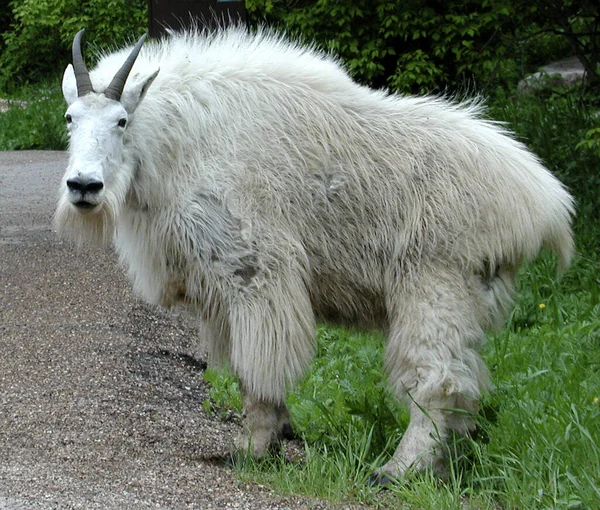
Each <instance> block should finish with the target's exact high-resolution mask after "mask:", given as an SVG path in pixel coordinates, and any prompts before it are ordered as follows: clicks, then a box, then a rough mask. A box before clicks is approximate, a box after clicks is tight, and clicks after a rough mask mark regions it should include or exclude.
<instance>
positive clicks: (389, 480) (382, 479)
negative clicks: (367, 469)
mask: <svg viewBox="0 0 600 510" xmlns="http://www.w3.org/2000/svg"><path fill="white" fill-rule="evenodd" d="M397 481H398V480H397V479H396V478H395V477H393V476H392V475H390V474H387V473H384V472H382V471H375V473H373V474H372V475H371V476H369V485H370V486H371V487H382V488H386V487H389V486H390V485H392V484H394V483H396V482H397Z"/></svg>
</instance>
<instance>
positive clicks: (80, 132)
mask: <svg viewBox="0 0 600 510" xmlns="http://www.w3.org/2000/svg"><path fill="white" fill-rule="evenodd" d="M82 35H83V30H82V31H80V32H79V33H78V34H77V36H75V40H74V41H73V65H69V66H67V69H66V70H65V74H64V76H63V82H62V89H63V95H64V97H65V100H66V101H67V104H68V109H67V112H66V114H65V120H66V122H67V129H68V131H69V136H70V147H69V149H70V150H69V153H70V155H69V166H68V167H67V171H66V173H65V176H64V180H63V198H62V203H63V204H70V205H71V206H72V207H73V208H74V210H76V211H77V212H79V213H85V214H89V213H92V212H96V213H97V212H100V211H101V210H102V207H103V203H104V202H108V207H112V208H113V209H115V208H117V207H118V205H119V202H122V201H123V200H124V197H125V195H126V193H127V190H128V189H129V186H130V183H131V180H132V178H133V172H134V170H133V169H134V161H131V159H132V156H131V155H130V153H131V151H128V150H127V144H126V138H127V134H126V132H127V129H128V125H129V122H130V121H131V118H132V116H133V112H134V111H135V109H136V108H137V106H138V104H139V103H140V101H141V100H142V98H143V96H144V94H145V92H146V90H147V89H148V87H149V86H150V84H151V83H152V82H153V81H154V78H156V75H157V74H158V71H155V72H152V73H150V74H149V75H146V76H143V77H140V76H139V73H138V75H136V78H135V79H134V80H133V82H134V83H128V87H127V91H125V93H124V89H125V83H126V82H127V81H128V76H129V73H130V71H131V69H132V67H133V65H134V63H135V60H136V58H137V56H138V53H139V51H140V49H141V47H142V44H143V42H144V38H145V36H144V37H142V38H141V39H140V40H139V41H138V43H137V44H136V46H135V47H134V48H133V50H132V51H131V53H130V55H129V56H128V57H127V59H126V60H125V62H124V63H123V65H122V67H121V68H120V69H119V70H118V71H117V73H116V74H115V75H114V77H113V78H112V81H111V82H110V83H109V85H108V86H107V87H106V88H105V90H104V91H102V92H96V91H95V90H94V87H93V85H92V82H91V79H90V75H89V73H88V71H87V68H86V67H85V63H84V61H83V56H82V53H81V37H82ZM114 212H115V211H114V210H113V213H114Z"/></svg>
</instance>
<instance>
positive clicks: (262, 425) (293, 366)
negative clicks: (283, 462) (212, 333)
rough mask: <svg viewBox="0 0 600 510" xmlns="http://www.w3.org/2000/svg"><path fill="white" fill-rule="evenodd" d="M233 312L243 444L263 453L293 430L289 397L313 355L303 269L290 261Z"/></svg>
mask: <svg viewBox="0 0 600 510" xmlns="http://www.w3.org/2000/svg"><path fill="white" fill-rule="evenodd" d="M257 278H258V276H257ZM229 317H230V323H229V328H230V332H231V333H230V334H231V342H230V346H231V348H230V353H229V358H230V359H229V362H230V366H231V367H232V368H233V371H234V372H235V373H236V375H237V376H238V378H239V380H240V386H241V389H242V398H243V404H244V410H243V412H244V419H243V424H244V435H243V437H242V438H241V439H240V440H238V442H237V446H238V448H239V449H242V450H245V451H248V452H250V453H252V454H253V455H255V456H261V455H263V454H265V453H266V451H267V450H268V448H269V446H270V445H272V444H274V443H277V442H278V441H279V440H280V439H281V438H282V437H284V436H286V435H288V436H289V435H290V434H291V426H290V415H289V412H288V410H287V408H286V406H285V396H286V393H287V390H288V388H289V387H291V386H292V385H293V384H294V383H295V382H296V381H297V380H298V379H299V378H301V377H302V376H303V375H304V373H305V371H306V369H307V368H308V365H309V364H310V362H311V360H312V357H313V350H314V335H315V319H314V313H313V310H312V307H311V303H310V298H309V296H308V292H307V290H306V287H305V284H304V278H303V277H302V272H301V271H300V270H299V269H298V270H296V271H294V270H293V264H292V263H288V264H287V265H286V266H285V271H282V272H280V273H279V275H278V278H273V277H271V278H270V279H269V280H265V281H263V282H262V283H261V284H260V285H257V286H256V287H255V288H253V289H252V292H246V293H244V294H243V297H242V298H240V299H239V300H237V301H236V302H235V306H232V307H231V309H230V314H229Z"/></svg>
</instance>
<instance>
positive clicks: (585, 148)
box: [0, 80, 600, 509]
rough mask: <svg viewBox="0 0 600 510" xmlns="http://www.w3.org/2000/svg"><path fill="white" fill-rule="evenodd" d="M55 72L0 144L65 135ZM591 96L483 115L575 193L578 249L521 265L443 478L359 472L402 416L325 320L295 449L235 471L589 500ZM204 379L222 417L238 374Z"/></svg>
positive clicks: (598, 406)
mask: <svg viewBox="0 0 600 510" xmlns="http://www.w3.org/2000/svg"><path fill="white" fill-rule="evenodd" d="M57 84H58V80H56V83H54V84H49V85H42V86H41V87H35V88H33V87H29V88H27V89H24V90H21V91H20V92H19V93H18V94H17V95H16V96H14V97H12V98H11V99H18V100H25V101H28V102H29V106H27V107H26V108H25V109H21V108H14V109H12V110H10V111H9V112H6V113H0V149H2V150H16V149H62V148H64V147H65V145H66V140H65V137H64V123H63V118H62V116H63V113H64V109H65V107H64V104H63V100H62V95H61V93H60V89H59V87H58V85H57ZM0 96H2V94H0ZM597 103H598V100H597V98H594V97H591V98H583V99H582V98H581V97H579V96H578V95H577V94H576V93H565V92H557V91H554V92H552V93H550V94H547V95H545V96H543V97H536V96H515V97H503V98H497V99H496V101H495V102H493V104H492V107H491V116H492V117H494V118H497V119H499V120H504V121H507V122H508V123H509V126H510V127H512V128H513V129H515V130H516V131H517V132H518V133H519V136H520V137H521V138H522V139H523V140H524V141H525V142H526V143H527V144H528V145H529V146H530V147H531V148H532V149H533V150H534V152H536V153H537V154H539V155H540V156H541V157H542V158H543V159H544V161H545V162H546V164H547V165H548V166H549V168H551V169H552V170H553V171H554V172H556V174H557V175H558V176H559V177H560V178H561V180H563V182H565V183H566V185H567V186H568V187H569V188H570V189H571V191H572V192H573V194H574V195H575V196H576V198H577V201H578V216H577V220H576V223H575V232H576V238H577V248H578V252H579V255H578V257H577V258H576V260H575V262H574V264H573V266H572V267H571V268H570V269H569V271H568V272H567V273H566V274H565V275H564V277H563V278H562V279H561V280H560V281H557V279H556V278H555V275H554V270H555V263H554V258H553V256H552V255H551V254H548V253H544V254H542V256H541V257H540V259H539V260H538V261H536V262H535V263H532V264H530V265H528V266H527V267H525V268H524V269H523V270H522V272H521V278H520V285H519V295H518V299H517V302H516V306H515V309H514V312H513V313H512V314H511V316H510V318H509V320H508V322H507V325H506V328H505V329H503V330H502V331H500V332H498V333H496V334H493V335H490V336H489V337H488V341H487V344H486V345H485V347H484V350H483V355H484V358H485V360H486V362H487V364H488V366H489V367H490V369H491V372H492V378H493V381H494V384H495V386H494V388H493V390H492V391H491V393H490V394H489V395H488V396H486V397H485V399H484V401H483V403H482V404H483V405H482V413H481V416H480V417H479V418H478V422H479V428H480V431H481V433H480V434H479V436H478V437H477V438H476V439H464V438H454V439H453V440H452V441H451V444H450V447H451V450H452V451H453V452H454V454H453V455H452V462H451V463H450V478H449V480H447V481H443V482H442V481H440V480H438V479H436V478H435V477H433V476H431V475H429V474H420V475H416V476H415V477H414V478H411V479H410V480H409V481H407V483H398V484H397V485H394V486H392V487H391V488H390V489H389V490H385V491H382V490H380V489H378V488H374V487H371V486H370V485H369V484H368V483H367V482H368V477H369V475H370V474H371V473H372V471H373V469H375V467H377V466H379V465H381V464H382V463H383V462H385V460H386V459H387V458H388V457H389V456H390V455H391V454H392V452H393V451H394V449H395V446H396V445H397V443H398V442H399V440H400V438H401V437H402V433H403V431H404V430H405V428H406V425H407V424H408V415H407V413H406V411H405V410H404V409H403V408H402V407H401V406H400V405H398V404H397V403H396V402H395V401H394V399H393V398H392V397H391V396H390V395H389V393H388V392H387V389H386V383H385V379H384V377H383V375H382V371H381V366H382V353H383V344H384V340H383V338H381V337H379V336H376V335H375V336H374V335H369V334H363V333H357V332H349V331H345V330H343V329H339V328H329V327H321V328H320V329H319V334H318V346H317V357H316V359H315V362H314V364H313V366H312V369H311V371H310V373H309V374H308V375H307V377H306V379H305V380H304V381H302V383H301V384H300V385H299V386H298V388H297V389H296V390H295V391H294V392H293V393H292V394H291V395H290V396H289V398H288V405H289V407H290V410H291V412H292V418H293V422H294V425H295V429H296V431H297V432H298V433H299V434H300V436H301V438H302V441H303V445H304V446H303V449H302V452H301V453H300V454H299V455H297V456H296V457H297V458H293V459H290V458H286V457H285V456H281V455H275V456H273V457H270V458H268V459H266V460H262V461H254V460H249V459H242V460H240V462H239V463H238V465H237V466H236V469H237V473H238V475H239V477H240V478H242V479H244V480H256V481H259V482H261V483H265V484H269V485H271V486H273V487H274V488H275V489H276V490H278V491H279V492H281V493H301V494H307V495H313V496H320V497H325V498H329V499H332V500H337V501H342V500H347V501H357V502H362V503H363V504H366V505H369V506H373V507H382V508H385V507H393V508H398V507H400V508H415V509H416V508H419V509H421V508H424V509H427V508H431V509H442V508H444V509H445V508H457V509H458V508H482V509H486V508H490V509H498V508H515V509H517V508H518V509H522V508H528V509H529V508H540V509H541V508H590V509H591V508H596V507H597V502H598V501H600V446H599V445H600V426H599V424H600V403H599V402H600V400H599V399H600V304H599V303H600V290H599V289H600V257H599V253H600V221H599V218H600V201H599V200H598V197H599V190H600V172H599V171H598V169H599V168H600V150H599V147H600V142H598V143H596V142H595V141H594V140H593V139H590V138H589V133H592V134H593V133H594V130H595V129H598V128H599V127H600V117H595V116H594V115H593V111H594V109H593V105H594V104H597ZM586 136H587V137H588V138H587V139H586ZM582 140H586V143H584V144H582V143H580V142H581V141H582ZM206 379H207V380H208V381H209V382H210V383H211V385H212V390H211V399H210V400H208V401H207V402H205V403H204V407H205V409H206V410H207V411H211V412H213V411H214V412H216V413H217V414H218V416H221V417H223V418H226V419H229V415H230V414H231V412H232V411H235V412H239V410H240V407H241V398H240V394H239V387H238V384H237V381H236V380H235V379H234V378H233V377H232V376H231V375H230V374H227V373H226V372H217V371H215V370H212V369H211V370H209V371H207V374H206Z"/></svg>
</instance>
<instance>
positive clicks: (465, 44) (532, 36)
mask: <svg viewBox="0 0 600 510" xmlns="http://www.w3.org/2000/svg"><path fill="white" fill-rule="evenodd" d="M246 6H247V8H248V12H249V15H250V19H251V22H252V23H253V24H255V25H256V24H260V23H264V22H266V23H268V24H272V25H276V26H279V27H281V28H283V29H285V30H287V31H288V32H290V33H292V34H294V35H295V36H297V37H299V38H301V39H305V40H309V41H317V42H318V44H319V45H320V46H321V47H322V48H323V49H324V50H326V51H330V52H332V53H333V54H335V55H338V56H340V57H341V59H342V60H343V61H344V63H345V65H346V67H347V68H348V69H349V71H350V72H351V73H352V75H353V76H354V77H355V78H356V79H357V80H359V81H361V82H363V83H368V84H370V85H374V86H375V87H389V88H391V89H392V90H393V91H397V92H435V91H447V90H451V91H456V90H459V91H462V90H465V89H469V90H470V89H472V88H473V87H475V88H476V89H482V88H488V89H489V88H490V87H492V86H506V85H510V86H514V85H515V84H516V83H517V81H518V78H519V77H521V76H522V75H523V74H524V73H525V72H527V71H529V70H531V67H532V66H535V65H540V64H544V63H548V61H549V60H550V59H556V58H559V57H561V56H566V55H567V54H568V52H571V54H572V52H575V54H576V55H577V56H578V57H579V58H580V59H581V61H582V62H584V64H585V63H586V62H587V64H588V65H589V67H590V69H593V65H592V64H590V62H596V61H598V59H597V57H598V48H600V41H599V39H600V30H599V29H598V27H599V26H600V13H599V12H598V10H597V8H595V7H594V3H593V2H592V1H591V0H582V1H577V2H575V1H566V2H547V0H531V1H525V0H483V1H479V0H467V1H464V0H448V1H443V2H442V1H427V0H407V1H404V2H397V1H391V0H247V1H246Z"/></svg>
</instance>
